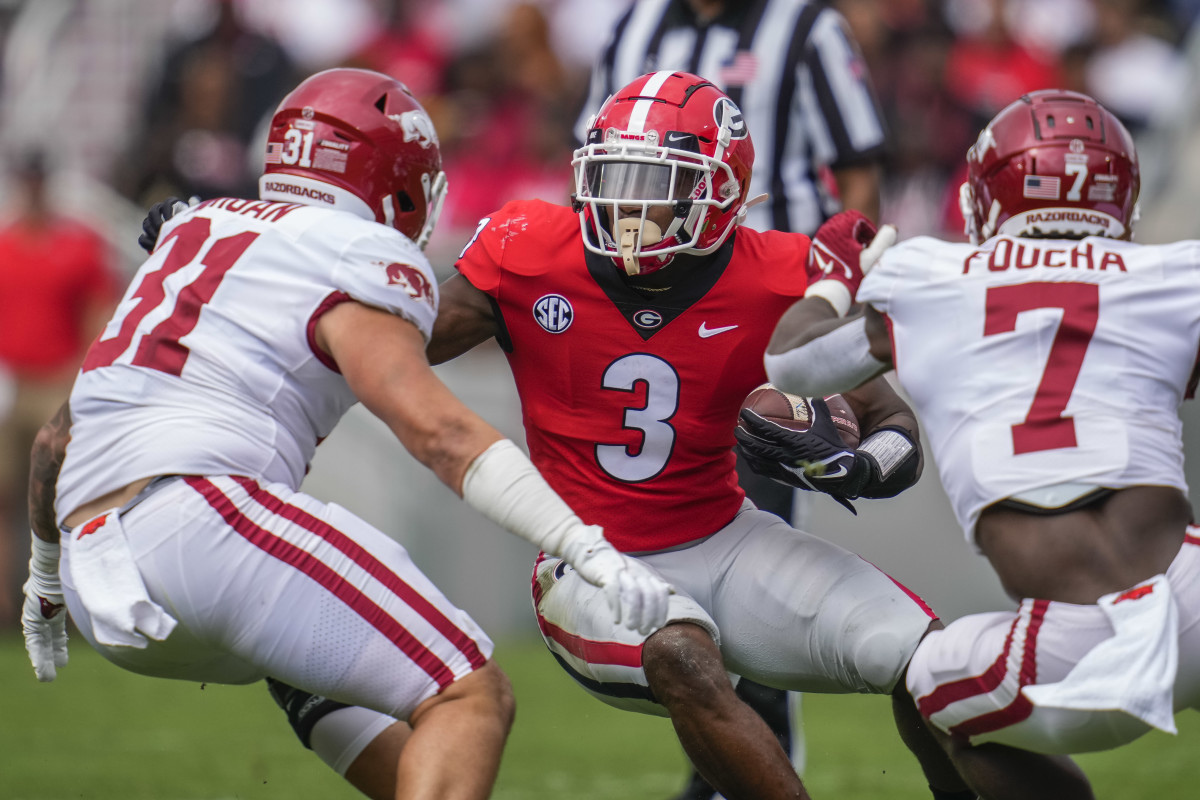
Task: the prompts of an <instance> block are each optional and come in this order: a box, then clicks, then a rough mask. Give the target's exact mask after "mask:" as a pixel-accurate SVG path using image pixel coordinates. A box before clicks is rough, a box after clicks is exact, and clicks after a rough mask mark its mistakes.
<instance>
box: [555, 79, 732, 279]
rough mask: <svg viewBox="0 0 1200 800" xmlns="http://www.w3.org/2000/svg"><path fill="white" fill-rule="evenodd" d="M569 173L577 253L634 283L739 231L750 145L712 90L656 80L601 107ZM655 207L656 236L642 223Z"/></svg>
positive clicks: (726, 103) (727, 103) (728, 103)
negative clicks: (609, 265) (612, 266)
mask: <svg viewBox="0 0 1200 800" xmlns="http://www.w3.org/2000/svg"><path fill="white" fill-rule="evenodd" d="M571 164H572V165H573V166H574V167H575V188H576V191H575V194H574V195H572V199H573V201H574V204H575V208H576V210H577V211H578V212H579V220H580V227H581V229H582V231H583V241H584V245H585V246H586V247H587V249H588V250H591V251H592V252H593V253H599V254H601V255H606V256H610V257H612V258H613V259H614V260H616V261H617V263H618V264H619V265H620V266H622V267H623V268H624V269H625V271H626V272H627V273H629V274H630V275H638V274H646V273H649V272H653V271H655V270H657V269H661V268H662V267H664V266H666V265H667V264H668V263H670V261H671V259H673V258H674V257H675V253H680V252H686V253H698V254H704V253H711V252H712V251H714V250H716V249H717V248H718V247H720V246H721V243H722V242H724V241H725V239H726V238H727V237H728V236H729V234H730V233H731V232H732V231H733V229H734V228H735V227H737V226H738V225H739V224H741V222H742V221H743V220H744V219H745V217H746V191H747V189H748V188H749V186H750V172H751V170H752V169H753V167H754V143H753V142H752V141H751V140H750V132H749V130H748V129H747V128H746V121H745V119H744V118H743V117H742V112H741V111H740V110H739V109H738V107H737V106H736V105H734V103H733V101H732V100H730V99H729V97H727V96H726V95H725V93H724V92H722V91H721V90H720V89H718V88H717V87H716V86H714V85H713V84H711V83H709V82H708V81H706V80H705V79H704V78H700V77H698V76H696V75H690V74H688V73H686V72H655V73H651V74H649V75H643V76H642V77H640V78H637V79H636V80H634V81H633V82H632V83H630V84H629V85H627V86H626V87H625V88H623V89H621V90H620V91H619V92H617V93H616V94H614V95H613V96H612V97H610V98H608V100H607V101H606V102H605V103H604V105H603V106H602V107H601V109H600V111H599V113H598V114H597V115H596V116H595V118H593V120H592V122H591V124H590V125H588V133H587V140H586V142H585V143H584V146H583V147H581V148H579V149H578V150H576V151H575V158H574V160H573V161H572V162H571ZM661 207H666V208H669V209H670V211H671V217H670V219H671V221H670V223H667V224H666V229H665V230H663V228H662V227H660V225H659V223H656V222H654V221H653V220H651V219H649V217H648V215H649V212H650V210H651V209H652V208H661Z"/></svg>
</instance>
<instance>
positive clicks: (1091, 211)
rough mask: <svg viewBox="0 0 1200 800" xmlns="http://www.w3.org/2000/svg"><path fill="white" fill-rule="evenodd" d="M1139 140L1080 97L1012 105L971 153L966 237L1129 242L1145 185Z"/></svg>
mask: <svg viewBox="0 0 1200 800" xmlns="http://www.w3.org/2000/svg"><path fill="white" fill-rule="evenodd" d="M1140 183H1141V180H1140V176H1139V173H1138V162H1137V153H1136V151H1135V150H1134V146H1133V138H1132V137H1131V136H1130V135H1129V131H1127V130H1126V129H1125V126H1124V125H1122V124H1121V122H1120V120H1118V119H1117V118H1116V117H1115V116H1114V115H1113V114H1112V112H1110V111H1108V110H1107V109H1106V108H1104V107H1103V106H1101V105H1100V104H1099V103H1097V102H1096V101H1095V100H1093V99H1092V98H1091V97H1088V96H1087V95H1085V94H1079V93H1078V92H1069V91H1065V90H1058V89H1045V90H1042V91H1037V92H1030V93H1029V94H1027V95H1025V96H1023V97H1021V98H1020V99H1019V100H1017V101H1015V102H1013V103H1012V104H1010V105H1009V106H1008V107H1006V108H1005V109H1004V110H1002V111H1001V112H1000V113H999V114H997V115H996V116H995V118H994V119H992V121H991V122H990V123H988V126H987V127H986V128H984V129H983V131H982V132H981V133H980V134H979V139H978V140H977V141H976V142H975V144H974V145H973V146H972V147H971V149H970V150H969V151H968V152H967V181H966V183H964V184H963V185H962V188H961V189H960V190H959V202H960V205H961V206H962V212H963V218H964V219H965V220H966V233H967V235H968V236H969V237H970V238H971V241H972V242H973V243H975V244H978V243H979V242H982V241H984V240H986V239H989V238H991V237H992V236H995V235H996V234H1001V233H1003V234H1009V235H1013V236H1042V237H1064V238H1075V237H1080V236H1108V237H1111V238H1114V239H1128V238H1130V236H1132V234H1133V223H1134V222H1135V221H1136V219H1137V211H1136V207H1137V196H1138V189H1139V187H1140Z"/></svg>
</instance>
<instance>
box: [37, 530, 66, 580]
mask: <svg viewBox="0 0 1200 800" xmlns="http://www.w3.org/2000/svg"><path fill="white" fill-rule="evenodd" d="M30 534H31V536H32V537H33V543H32V546H31V548H30V549H31V552H30V558H29V571H30V573H32V572H33V571H34V570H37V571H38V572H41V573H44V574H45V575H47V576H52V577H55V578H57V576H58V562H59V559H60V558H61V557H62V550H61V549H60V548H59V544H58V542H47V541H46V540H45V539H43V538H42V537H40V536H38V535H37V534H36V533H33V532H32V531H30Z"/></svg>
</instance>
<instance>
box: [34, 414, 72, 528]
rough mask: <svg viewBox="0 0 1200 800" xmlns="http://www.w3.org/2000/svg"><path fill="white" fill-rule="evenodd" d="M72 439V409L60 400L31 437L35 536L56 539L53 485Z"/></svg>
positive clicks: (55, 482) (56, 481)
mask: <svg viewBox="0 0 1200 800" xmlns="http://www.w3.org/2000/svg"><path fill="white" fill-rule="evenodd" d="M70 440H71V409H70V407H69V406H68V405H67V404H66V403H63V405H62V407H61V408H59V410H58V413H57V414H55V415H54V418H53V419H51V420H50V421H49V422H47V423H46V424H45V425H43V426H42V429H41V430H40V431H38V435H37V438H36V439H35V440H34V444H33V450H32V451H31V453H30V462H29V524H30V526H31V527H32V528H33V532H34V533H35V534H37V536H38V538H40V539H44V540H45V541H47V542H57V541H58V526H57V525H56V524H55V519H54V497H55V485H56V484H57V483H58V473H59V470H61V469H62V463H63V458H64V457H65V456H66V452H67V442H69V441H70Z"/></svg>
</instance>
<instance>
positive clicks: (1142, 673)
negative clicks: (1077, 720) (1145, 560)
mask: <svg viewBox="0 0 1200 800" xmlns="http://www.w3.org/2000/svg"><path fill="white" fill-rule="evenodd" d="M1096 604H1097V605H1099V606H1100V608H1101V609H1102V610H1103V611H1104V613H1105V614H1106V615H1107V616H1108V618H1109V621H1110V622H1112V626H1113V629H1114V630H1115V631H1116V633H1114V634H1113V635H1112V636H1111V637H1110V638H1108V639H1105V640H1104V641H1103V642H1101V643H1100V644H1098V645H1096V646H1095V647H1093V648H1092V649H1091V651H1089V652H1088V654H1087V655H1085V656H1084V657H1083V658H1082V659H1080V660H1079V663H1077V664H1076V665H1075V667H1074V668H1073V669H1072V670H1071V671H1070V673H1068V674H1067V677H1065V678H1063V679H1062V680H1061V681H1059V682H1058V683H1050V684H1043V685H1033V686H1026V687H1025V688H1024V689H1023V690H1022V691H1023V693H1024V694H1025V696H1026V697H1027V698H1028V699H1029V700H1030V702H1032V703H1033V704H1034V705H1036V706H1042V707H1046V708H1067V709H1077V710H1085V711H1123V712H1125V713H1126V714H1130V715H1132V716H1134V717H1137V718H1138V719H1140V720H1142V721H1143V722H1145V723H1146V724H1147V725H1152V726H1154V727H1155V728H1158V729H1159V730H1163V731H1166V732H1167V733H1176V729H1175V710H1174V705H1173V704H1174V698H1173V689H1174V685H1175V673H1176V670H1177V669H1178V665H1179V624H1178V618H1177V614H1176V610H1175V601H1174V600H1173V599H1172V597H1171V585H1170V583H1168V582H1167V576H1166V575H1156V576H1154V577H1153V578H1151V579H1150V580H1148V581H1143V582H1142V583H1140V584H1138V585H1137V586H1134V587H1133V588H1131V589H1126V590H1125V591H1121V592H1113V593H1112V594H1106V595H1104V596H1103V597H1101V598H1100V599H1099V600H1097V601H1096Z"/></svg>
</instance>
